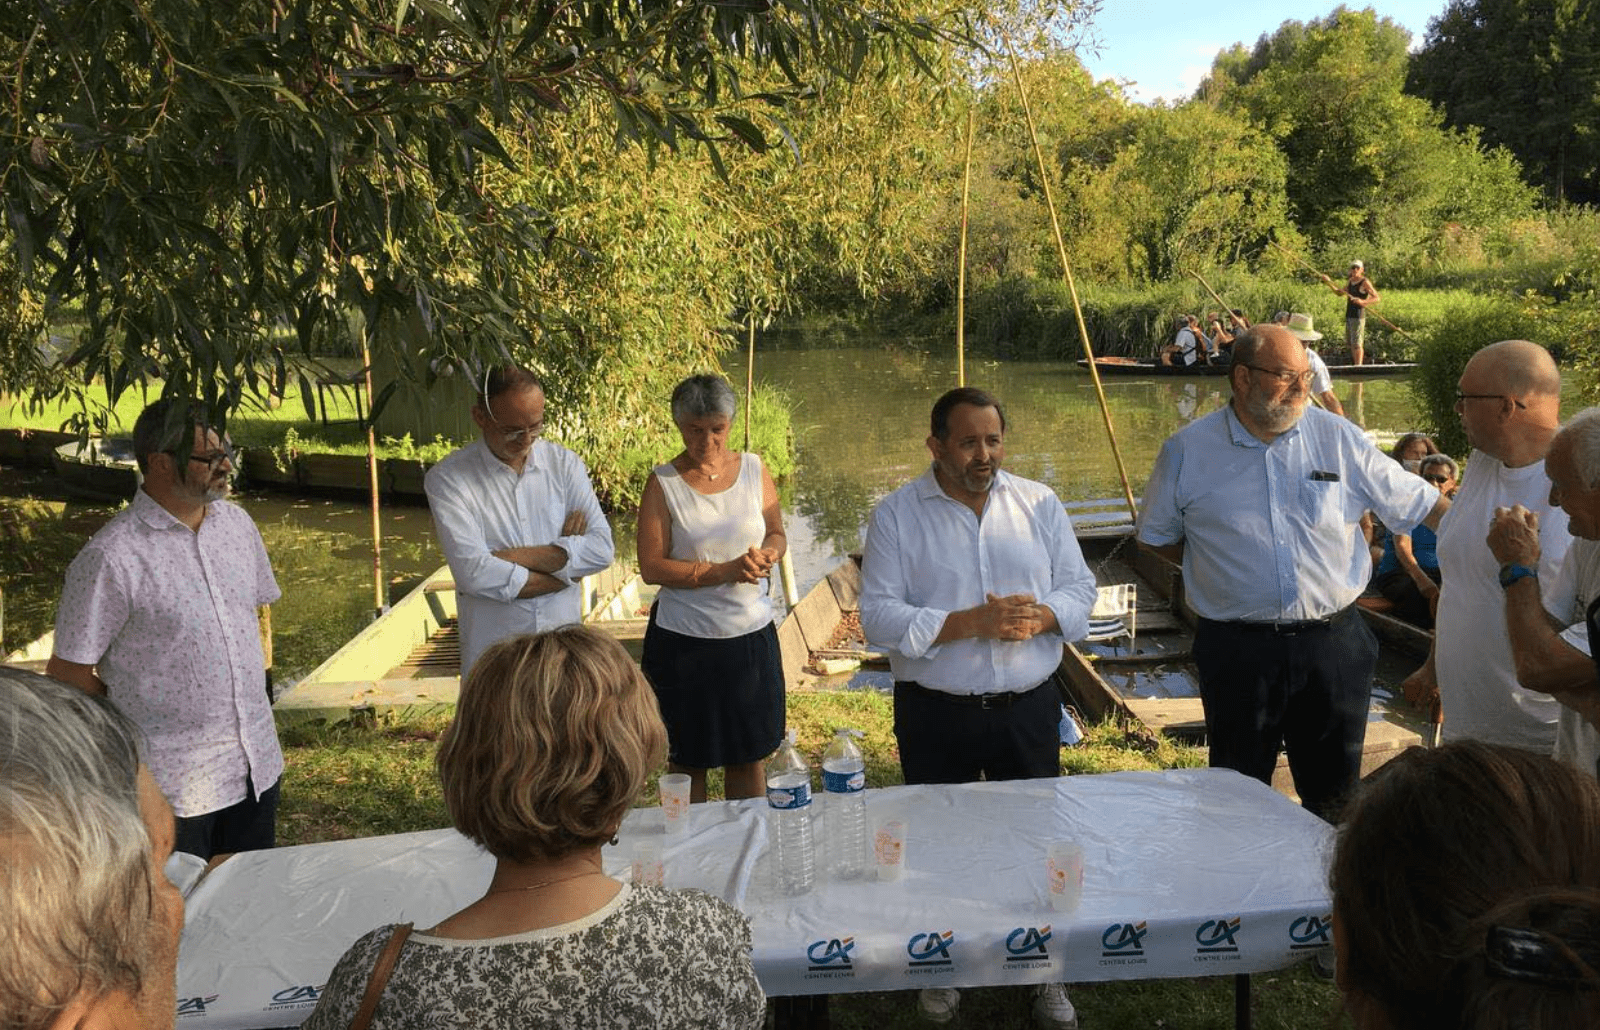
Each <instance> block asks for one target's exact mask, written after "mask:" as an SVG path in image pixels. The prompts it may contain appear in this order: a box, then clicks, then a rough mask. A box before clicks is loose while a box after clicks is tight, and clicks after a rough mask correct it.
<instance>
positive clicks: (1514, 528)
mask: <svg viewBox="0 0 1600 1030" xmlns="http://www.w3.org/2000/svg"><path fill="white" fill-rule="evenodd" d="M1488 544H1489V551H1490V553H1492V554H1493V555H1494V559H1495V561H1497V562H1499V563H1500V564H1501V565H1527V566H1529V567H1533V566H1536V565H1538V564H1539V513H1538V512H1536V511H1529V510H1528V509H1527V508H1524V507H1523V506H1522V505H1520V504H1518V505H1513V506H1512V507H1510V508H1504V507H1501V508H1496V509H1495V510H1494V518H1493V519H1491V520H1490V522H1489V539H1488Z"/></svg>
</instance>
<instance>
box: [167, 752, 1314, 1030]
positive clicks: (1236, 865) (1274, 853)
mask: <svg viewBox="0 0 1600 1030" xmlns="http://www.w3.org/2000/svg"><path fill="white" fill-rule="evenodd" d="M820 807H821V806H820V804H819V805H813V806H812V808H813V810H814V812H816V810H819V809H820ZM867 809H868V818H869V820H872V821H876V820H879V819H886V818H898V819H903V820H905V821H906V823H907V845H906V861H907V871H906V873H905V875H904V877H903V878H902V879H901V880H899V881H897V882H892V883H879V882H877V881H875V880H874V881H861V882H831V881H828V880H827V879H819V882H818V885H817V888H816V889H815V890H813V891H812V892H811V893H809V894H807V895H803V896H801V897H798V898H787V897H780V896H778V895H777V894H776V892H775V890H774V888H773V886H772V884H773V876H772V870H771V868H770V861H771V860H770V851H769V849H768V847H767V830H766V819H765V816H766V810H765V802H764V801H762V800H759V799H757V800H754V801H743V802H726V803H711V804H707V805H697V806H695V807H694V808H693V810H692V816H691V819H692V822H691V827H690V831H689V833H688V834H687V835H686V836H683V837H681V838H679V839H675V840H668V839H667V838H665V837H664V835H663V830H662V817H661V811H660V809H654V808H652V809H639V810H636V811H634V812H633V813H631V814H630V815H629V816H628V818H627V820H626V821H625V822H624V823H623V829H622V834H621V843H620V845H619V846H618V847H607V848H606V849H605V864H606V870H607V871H608V872H611V873H613V874H616V875H619V876H621V877H622V878H626V877H627V875H628V872H627V870H628V866H629V861H630V854H631V852H630V847H631V845H632V844H633V843H634V842H636V841H638V840H642V839H649V838H653V839H655V840H657V841H659V842H661V843H662V844H663V845H664V851H665V856H666V870H667V871H666V881H667V886H669V887H698V888H700V889H702V890H706V891H710V892H711V893H713V894H717V895H720V896H721V897H723V898H724V899H726V900H727V901H729V902H730V903H732V904H733V905H735V906H737V907H738V908H739V909H741V910H742V911H743V912H745V913H746V914H747V915H748V916H749V917H750V922H751V928H752V932H753V937H754V960H755V967H756V973H757V975H758V976H759V977H760V979H761V983H762V986H763V987H764V988H765V989H766V991H767V993H768V994H770V995H785V994H822V993H828V994H834V993H843V992H848V991H865V990H896V989H903V988H913V987H928V986H941V985H943V986H984V985H997V984H1008V983H1043V982H1049V981H1055V980H1061V981H1067V982H1082V981H1090V980H1113V979H1144V978H1150V977H1168V976H1202V975H1212V974H1220V973H1248V972H1259V971H1263V970H1267V969H1275V968H1279V967H1282V966H1284V965H1288V964H1290V963H1292V962H1295V961H1297V960H1299V959H1301V958H1304V957H1305V956H1306V954H1307V952H1309V951H1311V950H1313V949H1316V948H1320V947H1326V946H1327V945H1328V944H1330V943H1331V941H1330V938H1329V932H1328V921H1329V912H1330V908H1331V906H1330V902H1329V898H1328V892H1327V884H1326V875H1325V871H1324V870H1325V860H1326V854H1327V852H1328V849H1329V848H1330V847H1331V843H1332V831H1331V829H1330V828H1329V827H1328V826H1326V825H1325V824H1324V823H1322V822H1321V821H1320V820H1318V819H1317V818H1315V817H1314V816H1312V815H1310V814H1308V813H1306V812H1305V811H1303V810H1302V809H1301V808H1299V807H1298V806H1297V805H1295V804H1293V803H1292V802H1290V801H1289V800H1288V799H1286V798H1284V797H1283V796H1281V795H1279V794H1276V793H1274V792H1273V791H1272V790H1270V789H1268V788H1267V787H1265V786H1263V785H1262V784H1260V783H1257V782H1256V781H1254V780H1251V779H1248V778H1246V777H1243V776H1240V775H1238V774H1237V773H1233V772H1228V771H1226V770H1217V769H1196V770H1183V771H1174V772H1163V773H1114V774H1108V775H1101V776H1071V777H1062V778H1060V779H1055V780H1027V781H1015V782H1007V783H974V784H963V785H957V786H919V787H889V788H884V789H882V790H873V791H870V792H869V794H868V801H867ZM816 814H817V815H818V818H817V820H816V828H817V830H818V831H819V833H818V843H819V845H820V843H821V840H820V830H821V827H822V823H821V819H820V812H816ZM1064 839H1070V840H1075V841H1077V842H1078V843H1080V844H1081V845H1082V846H1083V848H1084V851H1085V855H1086V862H1085V875H1084V889H1083V901H1082V904H1081V905H1080V907H1079V908H1078V909H1077V910H1076V911H1074V912H1071V913H1061V912H1055V911H1053V910H1052V909H1051V908H1050V903H1049V897H1048V893H1047V889H1046V885H1045V858H1044V856H1045V850H1046V848H1047V847H1048V846H1049V844H1050V843H1051V842H1052V841H1055V840H1064ZM492 868H493V861H492V860H491V859H490V858H489V857H488V856H486V855H484V854H483V853H481V852H480V851H478V849H477V848H476V846H474V845H473V844H472V843H470V842H469V841H467V840H465V839H464V838H462V837H460V836H459V835H458V834H456V833H455V832H454V831H451V830H437V831H429V832H424V833H408V834H398V835H395V836H389V837H375V838H368V839H364V840H352V841H340V842H335V843H329V844H312V845H306V846H303V847H294V848H280V849H278V850H275V851H263V852H252V853H247V854H242V855H238V856H236V857H234V858H232V859H230V860H229V861H227V862H226V863H224V864H223V865H221V866H220V867H218V868H217V870H216V871H214V872H213V873H212V874H211V875H210V876H208V877H207V878H206V879H205V880H203V881H202V882H201V883H200V884H199V886H198V887H197V888H195V890H194V892H193V893H192V895H191V896H190V898H189V909H188V924H187V926H186V928H185V930H184V935H183V946H182V951H181V953H180V955H179V961H178V1005H179V1016H180V1018H179V1021H178V1025H179V1028H180V1030H190V1028H199V1027H246V1028H251V1027H284V1026H297V1025H299V1023H300V1022H301V1021H302V1020H303V1019H304V1018H305V1016H306V1015H307V1014H308V1013H309V1012H310V1011H311V1009H312V1008H313V1007H314V1006H315V1004H316V998H317V994H318V992H319V990H320V988H321V987H322V985H323V983H324V981H325V980H326V979H327V975H328V972H329V971H330V970H331V969H332V967H333V964H334V962H335V961H336V960H337V959H338V957H339V956H340V955H341V954H342V953H343V952H344V950H345V948H346V947H348V946H349V945H350V943H351V942H352V941H354V940H355V939H356V938H357V937H358V936H360V935H361V934H362V933H364V932H366V931H367V930H369V929H371V928H372V927H374V926H377V925H380V924H382V923H391V922H415V923H416V924H417V926H418V927H427V926H432V925H433V924H435V923H437V922H438V921H439V920H440V919H442V918H443V917H445V916H447V915H449V914H450V913H452V912H454V911H456V910H457V909H460V908H462V907H464V906H465V905H467V904H468V903H470V902H471V901H473V900H475V899H476V898H477V897H479V896H480V895H481V894H482V892H483V890H484V888H485V886H486V885H487V883H488V880H489V876H490V873H491V871H492ZM686 947H688V948H691V949H692V942H686Z"/></svg>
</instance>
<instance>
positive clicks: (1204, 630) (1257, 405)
mask: <svg viewBox="0 0 1600 1030" xmlns="http://www.w3.org/2000/svg"><path fill="white" fill-rule="evenodd" d="M1228 377H1229V382H1230V384H1231V386H1232V387H1233V398H1232V401H1231V403H1230V404H1229V405H1228V406H1227V407H1226V408H1223V409H1222V410H1221V411H1217V412H1214V413H1212V414H1210V415H1207V416H1205V417H1204V418H1202V419H1199V420H1198V421H1196V422H1193V423H1191V424H1190V425H1188V426H1186V427H1184V428H1183V429H1180V430H1179V431H1178V432H1177V433H1175V434H1173V435H1172V436H1171V437H1169V438H1168V439H1167V441H1166V443H1165V444H1163V445H1162V448H1161V453H1160V454H1159V455H1158V456H1157V458H1156V463H1155V468H1154V469H1153V470H1152V472H1151V474H1150V482H1149V484H1148V485H1147V486H1146V488H1145V496H1144V503H1143V505H1142V506H1141V508H1140V512H1139V523H1138V539H1139V542H1140V544H1141V545H1142V546H1144V547H1146V548H1148V549H1149V550H1151V551H1154V552H1155V553H1157V554H1160V555H1163V556H1165V557H1167V558H1170V559H1172V560H1173V561H1179V562H1182V564H1183V577H1184V592H1185V596H1186V598H1187V600H1188V602H1189V604H1190V606H1191V607H1192V608H1193V609H1194V611H1195V613H1196V614H1197V615H1198V616H1199V617H1200V618H1199V626H1198V628H1197V629H1196V631H1195V639H1194V651H1193V654H1194V662H1195V666H1196V669H1197V671H1198V672H1199V676H1200V695H1201V700H1202V702H1203V703H1204V706H1205V717H1206V737H1207V741H1208V743H1209V745H1210V752H1211V764H1212V765H1213V766H1219V767H1223V768H1228V769H1235V770H1237V771H1239V772H1242V773H1244V774H1246V775H1248V776H1253V777H1255V778H1256V779H1258V780H1261V781H1262V782H1263V783H1270V782H1272V773H1273V769H1274V768H1276V766H1277V762H1278V753H1279V751H1280V749H1281V750H1283V751H1285V752H1287V754H1288V758H1289V768H1290V771H1291V772H1292V773H1293V775H1294V783H1295V789H1296V791H1297V792H1298V793H1299V795H1300V799H1301V802H1302V803H1303V804H1304V805H1305V807H1306V808H1308V809H1310V810H1311V811H1313V812H1316V813H1317V814H1318V815H1321V816H1322V817H1323V818H1325V819H1329V820H1330V821H1332V820H1334V819H1336V818H1337V814H1338V810H1339V807H1340V805H1341V803H1342V801H1343V800H1344V798H1345V796H1346V795H1347V794H1348V792H1349V790H1350V788H1352V787H1353V786H1354V785H1355V783H1356V780H1357V779H1358V778H1359V776H1360V770H1361V751H1362V746H1363V744H1364V742H1365V739H1366V728H1367V705H1368V700H1369V697H1370V694H1371V689H1372V673H1373V670H1374V668H1375V666H1376V664H1377V657H1378V644H1377V641H1376V639H1375V638H1374V637H1373V635H1372V631H1371V630H1370V629H1368V628H1367V625H1366V623H1365V622H1364V621H1363V620H1362V618H1361V616H1360V614H1359V613H1358V612H1357V611H1356V609H1355V601H1356V598H1357V597H1359V596H1361V593H1362V591H1363V590H1364V589H1365V588H1366V585H1367V581H1368V579H1369V578H1370V577H1371V575H1372V558H1371V556H1370V555H1369V553H1368V550H1367V546H1366V541H1365V540H1364V539H1363V537H1362V536H1361V531H1360V520H1361V514H1362V512H1363V511H1366V510H1367V509H1369V508H1370V509H1373V510H1376V511H1377V512H1378V513H1379V515H1380V516H1381V517H1382V518H1383V520H1384V521H1385V522H1386V523H1388V524H1389V525H1392V526H1414V525H1416V524H1418V523H1426V524H1427V525H1428V526H1429V527H1430V528H1431V527H1433V526H1436V525H1437V524H1438V521H1439V519H1440V517H1441V516H1442V515H1443V514H1444V512H1445V511H1447V510H1449V507H1450V502H1449V501H1447V500H1445V499H1444V498H1443V497H1441V496H1440V495H1439V492H1438V491H1437V490H1435V489H1434V488H1433V487H1431V486H1429V485H1428V484H1427V483H1424V482H1423V481H1422V480H1421V479H1420V478H1418V477H1416V476H1414V475H1411V474H1410V473H1408V472H1406V471H1405V469H1403V468H1402V467H1401V466H1400V465H1399V464H1398V463H1397V462H1395V461H1392V460H1391V459H1390V458H1389V457H1388V456H1387V455H1385V454H1383V453H1382V452H1381V451H1379V450H1378V449H1377V448H1376V447H1374V446H1373V445H1372V444H1371V443H1370V442H1368V440H1367V439H1366V437H1365V436H1363V435H1362V433H1361V430H1360V429H1359V428H1357V427H1356V426H1355V425H1354V424H1353V423H1351V422H1349V421H1347V420H1346V419H1343V418H1340V417H1339V416H1337V415H1333V414H1330V413H1329V412H1326V411H1322V410H1320V409H1317V408H1308V407H1307V403H1306V402H1307V399H1308V397H1309V395H1310V387H1311V380H1312V373H1311V369H1310V360H1309V358H1308V357H1307V354H1306V347H1305V344H1304V343H1303V342H1302V341H1301V340H1299V339H1297V338H1296V337H1295V335H1294V334H1292V333H1291V332H1290V331H1289V330H1288V329H1286V328H1284V327H1282V326H1276V325H1268V326H1255V327H1253V328H1252V329H1250V330H1249V331H1248V332H1246V333H1245V334H1244V335H1242V336H1241V337H1240V338H1239V339H1238V340H1237V341H1236V342H1235V343H1234V345H1233V366H1232V368H1230V369H1229V372H1228Z"/></svg>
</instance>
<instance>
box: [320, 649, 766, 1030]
mask: <svg viewBox="0 0 1600 1030" xmlns="http://www.w3.org/2000/svg"><path fill="white" fill-rule="evenodd" d="M666 751H667V733H666V728H665V727H664V726H663V725H662V723H661V714H660V710H659V709H658V708H657V707H656V701H655V695H654V693H652V691H651V690H650V685H649V684H648V683H646V682H645V679H644V677H643V676H642V675H641V674H640V672H639V668H638V666H636V665H634V663H633V659H631V658H630V657H628V652H627V651H626V650H625V649H624V648H623V646H622V645H621V644H620V643H618V642H617V641H616V639H614V638H613V637H610V636H608V635H607V634H605V633H602V632H600V631H599V630H595V629H590V628H588V627H586V626H565V627H562V628H560V629H555V630H550V631H548V632H545V633H539V634H534V635H530V636H520V637H512V638H510V639H507V640H502V641H500V642H499V643H497V644H494V645H492V646H491V647H490V648H489V649H488V650H487V651H485V652H484V653H483V655H482V656H481V657H480V658H479V659H478V660H477V661H476V662H474V663H473V666H472V671H471V672H469V673H468V674H467V677H466V682H465V683H463V684H462V687H461V698H460V701H459V703H458V705H457V708H456V718H455V721H454V722H453V723H451V724H450V727H449V728H448V729H446V730H445V732H444V736H443V738H442V739H441V740H440V742H439V754H438V758H437V760H436V762H437V766H438V770H439V782H440V785H441V786H442V787H443V793H444V803H445V808H446V809H447V810H448V811H449V813H450V821H451V823H452V824H453V825H454V826H455V828H456V829H457V830H459V831H460V832H461V833H462V834H463V835H464V836H466V837H468V838H470V839H472V840H473V841H476V842H477V843H478V844H480V845H482V846H483V848H484V850H486V851H488V852H489V854H491V855H493V856H494V858H495V866H494V874H493V876H492V877H491V878H490V880H489V883H488V886H487V888H486V889H485V891H484V894H483V897H481V898H479V899H478V900H477V901H474V902H473V903H472V904H470V905H468V906H467V907H466V908H464V909H462V910H461V911H459V912H457V913H455V914H454V915H452V916H449V917H447V918H446V919H444V920H443V921H442V922H440V923H439V924H438V925H437V926H434V927H431V928H429V929H427V930H419V931H417V932H416V933H411V932H410V926H409V925H394V924H390V925H388V926H384V927H380V928H379V929H376V930H373V931H372V932H370V933H368V934H367V935H366V936H364V937H362V938H361V939H360V940H358V941H356V942H355V944H353V945H352V946H351V947H350V950H349V951H347V952H345V953H344V956H343V957H342V958H340V959H339V962H338V964H337V965H336V966H334V969H333V972H332V974H331V975H330V976H329V977H328V981H327V987H326V988H325V989H324V990H323V992H322V997H321V998H320V999H319V1001H318V1003H317V1008H316V1010H315V1011H314V1012H312V1014H311V1018H310V1019H308V1020H307V1021H306V1023H305V1026H306V1027H307V1030H335V1028H338V1030H343V1028H344V1027H347V1026H350V1025H351V1020H352V1019H353V1018H354V1017H355V1015H356V1012H357V1011H358V1009H360V1008H361V1004H362V999H363V997H364V995H365V994H366V992H367V990H368V983H369V980H371V979H372V978H373V977H374V973H373V970H374V968H375V967H377V966H378V964H379V963H380V961H382V956H383V955H384V953H385V952H386V951H389V950H391V949H392V950H393V952H394V956H395V958H394V960H393V962H392V971H391V972H390V973H389V975H388V978H387V982H386V983H379V984H377V985H376V986H377V987H378V988H379V990H380V992H381V993H380V994H379V1001H378V1004H377V1009H376V1010H375V1011H374V1012H373V1014H372V1020H371V1024H370V1026H371V1030H401V1028H411V1027H429V1028H463V1030H465V1028H476V1027H485V1026H488V1027H495V1026H534V1025H537V1026H593V1027H616V1028H640V1030H643V1028H656V1027H700V1026H715V1027H730V1028H744V1030H755V1028H757V1027H760V1026H761V1025H762V1024H763V1022H764V1021H765V1019H766V998H765V995H764V994H763V992H762V990H761V984H760V983H759V982H758V981H757V980H756V975H755V969H754V967H753V966H752V965H751V960H750V923H749V920H747V919H746V918H745V917H744V916H743V915H742V914H740V913H739V912H738V911H737V910H736V909H734V908H733V907H732V906H730V905H728V904H727V903H726V902H724V901H723V900H722V899H720V898H715V897H712V896H711V895H709V894H706V893H704V892H702V891H697V890H670V891H669V890H664V889H662V888H661V887H659V886H653V885H648V884H637V883H631V884H625V883H620V882H618V881H617V880H614V879H612V878H611V877H610V876H607V875H606V873H605V871H604V869H603V868H602V865H601V854H600V849H601V847H602V846H604V845H605V843H606V842H607V841H615V839H616V834H617V831H618V829H619V828H620V827H621V826H622V820H623V817H624V816H625V815H627V814H628V810H629V809H630V808H631V807H632V806H633V803H634V801H635V800H636V799H637V798H638V796H639V792H640V791H641V790H642V789H643V788H644V785H645V782H646V780H647V779H648V778H649V776H650V774H651V772H653V771H654V770H655V769H657V768H659V767H660V765H661V762H662V760H663V759H664V758H665V757H666ZM688 942H692V943H693V948H692V953H690V952H689V951H686V944H687V943H688ZM379 975H380V976H381V974H379Z"/></svg>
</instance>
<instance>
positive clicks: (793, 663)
mask: <svg viewBox="0 0 1600 1030" xmlns="http://www.w3.org/2000/svg"><path fill="white" fill-rule="evenodd" d="M778 652H779V654H780V655H781V656H782V657H783V682H784V685H785V686H793V685H794V684H796V683H798V682H800V680H801V678H802V677H803V676H804V674H805V666H806V661H807V659H809V658H810V657H811V655H810V652H809V651H808V650H807V649H806V638H805V636H804V635H803V634H802V633H801V632H800V624H799V623H797V622H796V621H795V620H793V619H784V620H783V622H782V624H781V625H779V626H778Z"/></svg>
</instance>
